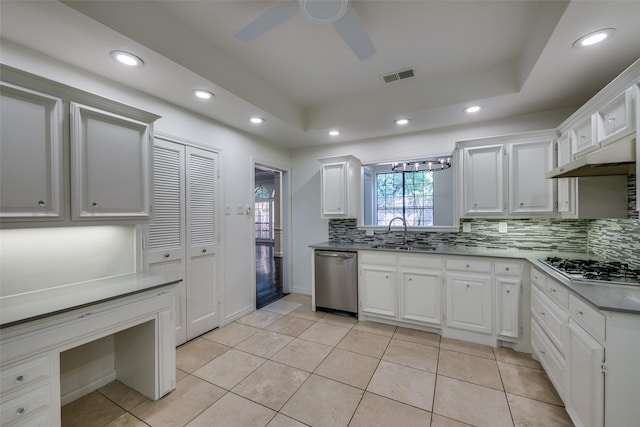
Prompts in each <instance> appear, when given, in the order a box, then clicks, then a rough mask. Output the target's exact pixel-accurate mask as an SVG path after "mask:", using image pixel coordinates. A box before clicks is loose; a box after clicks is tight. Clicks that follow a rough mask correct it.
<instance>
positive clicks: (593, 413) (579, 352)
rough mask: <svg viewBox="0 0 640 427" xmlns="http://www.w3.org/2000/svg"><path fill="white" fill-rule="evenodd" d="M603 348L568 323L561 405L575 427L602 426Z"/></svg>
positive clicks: (578, 328)
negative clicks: (563, 393) (563, 399)
mask: <svg viewBox="0 0 640 427" xmlns="http://www.w3.org/2000/svg"><path fill="white" fill-rule="evenodd" d="M603 363H604V347H603V346H602V345H601V344H600V343H599V342H598V341H596V340H595V339H594V338H593V337H591V335H589V334H588V333H587V332H586V331H585V330H584V329H582V328H581V327H580V326H579V325H578V324H576V323H575V322H573V321H570V322H569V351H568V360H567V367H568V369H567V376H568V378H567V392H566V398H565V405H566V407H567V412H568V413H569V415H570V416H571V419H572V420H573V422H574V423H575V424H576V425H577V426H581V425H582V426H589V427H600V426H602V425H603V423H604V372H603V369H602V366H603Z"/></svg>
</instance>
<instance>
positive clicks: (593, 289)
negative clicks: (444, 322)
mask: <svg viewBox="0 0 640 427" xmlns="http://www.w3.org/2000/svg"><path fill="white" fill-rule="evenodd" d="M309 247H310V248H312V249H320V250H323V249H324V250H336V251H340V250H342V251H386V252H392V253H396V254H397V253H402V254H423V255H430V254H434V255H465V256H482V257H490V258H512V259H523V260H526V261H529V262H530V263H531V264H532V265H533V266H534V267H536V268H538V269H540V270H542V271H543V272H544V273H545V274H547V275H548V276H551V277H552V278H553V279H554V280H556V281H558V282H560V284H561V285H563V286H565V287H566V288H568V289H569V290H570V291H572V292H573V293H575V294H576V295H577V296H578V297H579V298H581V299H582V300H584V301H585V302H587V303H589V304H590V305H592V306H593V307H595V308H597V309H598V310H601V311H611V312H619V313H630V314H640V286H638V287H633V286H625V285H594V284H590V283H583V282H578V281H573V280H570V279H568V278H566V277H564V276H562V275H561V274H560V273H558V272H557V271H555V270H553V269H551V268H549V267H548V266H546V265H545V264H542V263H541V262H540V261H538V260H539V259H540V258H545V257H548V256H559V255H560V256H565V257H574V258H584V259H601V258H600V257H597V256H594V255H590V254H586V253H577V252H553V251H534V250H525V249H488V248H480V247H469V246H447V245H441V246H437V247H436V250H432V251H420V250H414V251H398V250H395V249H381V248H372V247H371V244H368V243H340V242H324V243H318V244H313V245H309ZM604 287H606V288H604ZM603 289H609V290H611V291H612V294H613V295H610V296H604V295H602V293H601V292H602V290H603ZM623 290H627V291H629V292H632V293H634V294H637V295H638V303H635V304H632V305H633V306H631V307H630V306H629V303H628V302H627V303H626V304H625V302H624V301H618V302H616V301H615V300H616V299H620V298H623V296H621V293H622V292H623ZM615 294H618V295H615Z"/></svg>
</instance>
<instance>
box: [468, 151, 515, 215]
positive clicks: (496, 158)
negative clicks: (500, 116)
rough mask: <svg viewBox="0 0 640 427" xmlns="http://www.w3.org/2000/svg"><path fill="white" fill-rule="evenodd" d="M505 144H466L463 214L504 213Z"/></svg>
mask: <svg viewBox="0 0 640 427" xmlns="http://www.w3.org/2000/svg"><path fill="white" fill-rule="evenodd" d="M504 150H505V147H504V145H502V144H500V145H486V146H480V147H466V148H463V149H462V150H461V152H462V157H463V160H462V165H463V167H462V168H461V170H462V174H463V181H462V182H463V189H462V194H463V215H502V214H504V213H505V211H506V209H505V208H506V207H505V203H504V198H505V191H504V189H505V187H504V177H503V176H504V167H503V158H504V154H505V151H504Z"/></svg>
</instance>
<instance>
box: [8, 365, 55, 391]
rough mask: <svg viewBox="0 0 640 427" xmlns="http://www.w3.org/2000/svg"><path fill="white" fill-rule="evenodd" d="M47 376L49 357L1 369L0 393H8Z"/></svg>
mask: <svg viewBox="0 0 640 427" xmlns="http://www.w3.org/2000/svg"><path fill="white" fill-rule="evenodd" d="M48 376H49V356H43V357H39V358H37V359H33V360H29V361H27V362H24V361H21V362H20V363H15V364H13V365H7V366H3V367H2V374H1V375H0V391H1V393H2V394H5V393H10V392H12V391H13V390H16V389H18V388H20V387H24V386H27V385H29V384H32V383H34V382H36V381H38V380H40V379H43V378H47V377H48Z"/></svg>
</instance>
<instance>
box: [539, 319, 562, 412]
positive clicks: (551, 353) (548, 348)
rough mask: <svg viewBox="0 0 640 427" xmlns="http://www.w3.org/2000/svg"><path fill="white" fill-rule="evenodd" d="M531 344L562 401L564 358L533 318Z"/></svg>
mask: <svg viewBox="0 0 640 427" xmlns="http://www.w3.org/2000/svg"><path fill="white" fill-rule="evenodd" d="M531 346H532V347H533V352H534V354H535V355H536V356H537V357H538V359H539V360H540V363H542V366H543V367H544V370H545V372H546V373H547V376H548V377H549V379H550V380H551V382H552V383H553V386H554V387H555V388H556V391H557V392H558V395H559V396H560V398H561V399H562V400H563V401H564V398H565V396H564V389H565V375H564V373H565V372H566V371H565V365H566V362H565V358H564V357H563V356H562V355H561V354H560V353H559V352H558V351H557V350H556V349H555V347H554V346H553V344H551V342H550V341H549V339H548V337H547V336H546V335H545V333H544V332H543V330H542V328H541V327H540V326H539V325H538V322H536V321H535V320H534V321H532V322H531Z"/></svg>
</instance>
